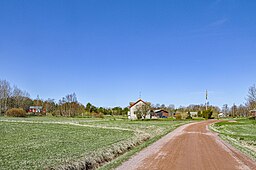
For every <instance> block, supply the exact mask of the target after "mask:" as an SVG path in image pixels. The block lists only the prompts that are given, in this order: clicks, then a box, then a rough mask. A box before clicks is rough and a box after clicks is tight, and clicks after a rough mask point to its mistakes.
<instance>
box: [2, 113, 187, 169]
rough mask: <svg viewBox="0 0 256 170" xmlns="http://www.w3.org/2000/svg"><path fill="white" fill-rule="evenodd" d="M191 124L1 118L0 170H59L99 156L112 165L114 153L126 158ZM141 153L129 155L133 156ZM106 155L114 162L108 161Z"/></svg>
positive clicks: (120, 160) (83, 119)
mask: <svg viewBox="0 0 256 170" xmlns="http://www.w3.org/2000/svg"><path fill="white" fill-rule="evenodd" d="M188 122H189V121H129V120H113V119H95V118H93V119H92V118H55V117H29V118H8V117H0V136H1V137H0V158H1V159H0V169H45V168H49V167H58V166H62V165H68V164H72V163H76V162H81V161H84V159H85V158H86V157H89V156H88V155H95V154H97V153H101V154H102V153H103V157H104V154H105V157H104V160H105V159H106V160H107V162H108V161H110V160H111V159H113V158H114V157H115V156H113V154H112V152H114V151H113V150H117V151H118V153H119V151H120V150H121V151H120V153H121V154H123V149H125V148H133V147H134V146H135V145H136V144H138V143H141V142H143V140H144V139H148V138H150V140H149V142H148V143H147V142H146V143H147V144H150V141H151V142H153V141H155V140H157V139H159V138H160V137H161V136H163V135H165V134H166V133H168V132H170V131H172V130H173V129H175V128H176V127H178V126H180V125H182V124H186V123H188ZM144 143H145V142H144ZM142 146H143V145H142ZM145 146H146V145H145ZM137 150H138V148H137ZM137 150H136V149H135V150H134V151H132V152H130V154H128V155H129V156H131V155H132V154H134V153H135V152H136V151H137ZM117 151H115V153H116V152H117ZM111 154H112V155H111ZM106 155H109V156H110V158H111V159H109V158H106ZM117 155H118V154H117ZM98 157H99V156H98ZM100 157H102V155H100ZM93 158H96V157H95V156H94V157H93ZM101 159H103V158H101ZM126 159H128V157H127V156H126V157H125V158H122V159H119V158H117V159H115V160H118V161H114V163H113V164H112V165H111V163H110V164H108V166H105V167H107V168H105V169H110V168H113V167H115V166H117V165H118V164H120V163H121V162H122V161H124V160H126Z"/></svg>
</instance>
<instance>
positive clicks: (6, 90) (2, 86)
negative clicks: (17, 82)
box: [0, 80, 11, 114]
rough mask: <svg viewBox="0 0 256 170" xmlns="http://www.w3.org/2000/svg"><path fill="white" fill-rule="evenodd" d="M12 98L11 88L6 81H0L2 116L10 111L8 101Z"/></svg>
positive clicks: (0, 110) (0, 109)
mask: <svg viewBox="0 0 256 170" xmlns="http://www.w3.org/2000/svg"><path fill="white" fill-rule="evenodd" d="M10 97H11V86H10V83H9V82H8V81H6V80H0V114H1V113H2V112H6V111H7V109H8V100H9V98H10Z"/></svg>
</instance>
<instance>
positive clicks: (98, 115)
mask: <svg viewBox="0 0 256 170" xmlns="http://www.w3.org/2000/svg"><path fill="white" fill-rule="evenodd" d="M92 116H93V117H96V118H104V115H103V113H96V112H93V113H92Z"/></svg>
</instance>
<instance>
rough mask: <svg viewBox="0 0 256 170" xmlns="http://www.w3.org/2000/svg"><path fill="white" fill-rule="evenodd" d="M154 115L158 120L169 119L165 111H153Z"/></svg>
mask: <svg viewBox="0 0 256 170" xmlns="http://www.w3.org/2000/svg"><path fill="white" fill-rule="evenodd" d="M154 113H155V115H156V116H157V117H159V118H167V117H169V116H170V115H169V112H168V111H166V110H163V109H160V110H154Z"/></svg>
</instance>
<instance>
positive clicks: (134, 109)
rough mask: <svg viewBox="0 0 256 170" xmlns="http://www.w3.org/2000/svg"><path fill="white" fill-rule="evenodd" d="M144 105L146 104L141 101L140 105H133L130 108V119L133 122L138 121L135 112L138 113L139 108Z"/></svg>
mask: <svg viewBox="0 0 256 170" xmlns="http://www.w3.org/2000/svg"><path fill="white" fill-rule="evenodd" d="M143 105H145V103H143V102H142V101H139V102H138V103H136V104H135V105H133V106H132V107H131V108H130V111H129V112H128V119H132V120H134V119H137V116H136V114H135V112H136V111H137V108H138V107H141V106H143Z"/></svg>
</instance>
